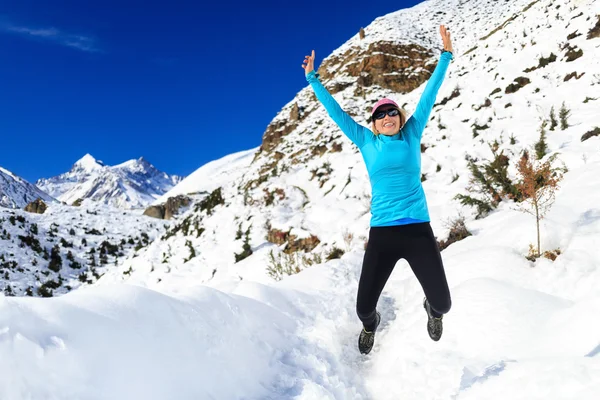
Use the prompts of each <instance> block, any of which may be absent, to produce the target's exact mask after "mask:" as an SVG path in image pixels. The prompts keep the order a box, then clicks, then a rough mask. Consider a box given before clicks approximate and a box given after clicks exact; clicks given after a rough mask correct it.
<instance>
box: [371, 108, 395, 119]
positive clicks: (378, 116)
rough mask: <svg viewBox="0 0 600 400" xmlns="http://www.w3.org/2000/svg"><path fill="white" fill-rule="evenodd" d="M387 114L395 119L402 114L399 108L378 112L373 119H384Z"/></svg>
mask: <svg viewBox="0 0 600 400" xmlns="http://www.w3.org/2000/svg"><path fill="white" fill-rule="evenodd" d="M385 114H387V115H389V116H390V117H395V116H396V115H398V114H400V111H398V109H397V108H390V109H389V110H383V111H378V112H376V113H375V114H373V118H374V119H384V118H385Z"/></svg>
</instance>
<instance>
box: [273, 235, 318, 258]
mask: <svg viewBox="0 0 600 400" xmlns="http://www.w3.org/2000/svg"><path fill="white" fill-rule="evenodd" d="M267 240H268V241H269V242H271V243H275V244H277V245H282V244H284V243H287V246H286V247H285V250H284V253H287V254H292V253H296V252H298V251H301V250H302V251H304V252H306V253H310V252H311V251H313V249H314V248H315V247H317V246H318V245H319V243H321V241H320V240H319V238H318V237H316V236H315V235H310V236H309V237H307V238H304V239H298V237H297V236H296V235H292V234H290V232H283V231H280V230H279V229H270V230H269V232H268V233H267Z"/></svg>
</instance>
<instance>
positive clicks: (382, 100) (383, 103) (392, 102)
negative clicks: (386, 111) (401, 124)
mask: <svg viewBox="0 0 600 400" xmlns="http://www.w3.org/2000/svg"><path fill="white" fill-rule="evenodd" d="M387 104H391V105H393V106H394V107H396V108H397V109H398V110H399V109H400V107H399V106H398V104H396V102H395V101H394V100H390V99H386V98H383V99H381V100H379V101H378V102H377V103H375V105H374V106H373V111H371V115H373V114H375V111H377V109H378V108H379V107H381V106H385V105H387Z"/></svg>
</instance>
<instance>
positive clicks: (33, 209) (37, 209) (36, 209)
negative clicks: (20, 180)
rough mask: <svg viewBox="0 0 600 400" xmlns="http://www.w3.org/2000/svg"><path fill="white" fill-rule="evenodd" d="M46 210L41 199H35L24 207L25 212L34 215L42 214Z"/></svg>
mask: <svg viewBox="0 0 600 400" xmlns="http://www.w3.org/2000/svg"><path fill="white" fill-rule="evenodd" d="M47 209H48V206H47V205H46V203H44V201H43V200H42V199H36V200H34V201H32V202H31V203H29V204H27V205H26V206H25V211H27V212H30V213H35V214H43V213H45V212H46V210H47Z"/></svg>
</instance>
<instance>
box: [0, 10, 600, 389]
mask: <svg viewBox="0 0 600 400" xmlns="http://www.w3.org/2000/svg"><path fill="white" fill-rule="evenodd" d="M440 23H443V24H445V25H446V26H447V27H448V28H449V29H450V31H451V33H452V38H453V44H454V53H455V60H454V61H453V62H452V63H451V65H450V67H449V69H448V74H447V76H446V79H445V81H444V83H443V85H442V87H441V89H440V92H439V94H438V97H437V104H436V106H435V107H434V109H433V111H432V113H431V120H430V122H429V123H428V125H427V127H426V129H425V132H424V135H423V140H422V153H421V158H422V165H421V172H422V181H423V187H424V189H425V193H426V195H427V201H428V206H429V212H430V216H431V225H432V227H433V230H434V232H435V234H436V235H437V237H438V239H440V240H444V241H445V240H446V239H449V238H450V236H451V235H450V233H451V230H452V229H451V228H452V227H453V226H454V222H455V221H457V220H460V219H461V218H462V219H463V220H464V224H465V227H466V229H467V230H468V231H469V232H470V234H471V235H470V236H468V237H467V238H465V239H463V240H459V241H456V242H454V243H452V244H450V245H449V246H448V247H446V248H445V249H444V250H443V251H442V258H443V262H444V265H445V269H446V274H447V277H448V282H449V285H450V289H451V293H452V297H453V308H452V310H451V311H450V313H449V314H448V315H447V316H445V317H444V327H445V328H444V337H443V338H442V340H441V341H440V342H438V343H433V342H431V341H430V340H429V338H428V336H427V333H426V330H425V325H426V317H425V313H424V311H423V308H422V299H423V292H422V290H421V288H420V286H419V284H418V282H417V281H416V279H415V278H414V275H413V274H412V271H411V269H410V267H409V265H408V264H407V262H406V261H404V260H400V261H399V262H398V264H397V265H396V269H395V271H394V273H393V274H392V276H391V278H390V281H389V282H388V284H387V286H386V288H385V290H384V292H383V294H382V298H381V300H380V303H379V305H378V307H379V309H380V311H381V313H382V316H383V322H382V325H381V327H380V329H379V330H378V333H377V339H376V344H375V347H374V350H373V353H372V354H370V355H369V356H368V357H361V356H360V355H359V354H358V352H357V349H356V338H357V335H358V332H359V330H360V329H361V327H360V324H359V322H358V319H357V317H356V314H355V305H356V303H355V301H356V297H355V296H356V288H357V281H358V277H359V275H360V269H361V262H362V256H363V255H364V248H365V244H366V241H367V240H368V231H369V219H370V185H369V181H368V177H367V173H366V169H365V167H364V164H363V161H362V158H361V156H360V153H359V152H358V149H356V148H355V147H354V146H353V145H352V144H351V143H350V141H349V140H348V139H347V138H345V137H344V136H343V134H342V133H341V132H340V131H339V129H338V128H337V126H336V125H335V124H334V123H333V122H332V121H331V120H330V118H329V117H328V115H327V113H326V112H325V110H324V109H323V107H322V106H321V105H320V104H319V103H318V101H317V100H316V99H315V97H314V95H313V93H312V90H311V88H310V87H306V88H304V89H302V90H301V91H300V92H299V93H297V94H296V95H295V96H294V98H293V99H292V100H291V101H290V102H289V103H288V104H287V105H286V106H285V107H284V108H283V109H282V110H280V111H279V112H278V113H277V115H276V116H275V117H274V119H273V121H272V122H271V123H270V124H269V126H268V127H267V128H266V131H265V133H264V136H263V142H262V145H261V146H260V148H259V149H257V150H255V149H252V150H248V151H242V152H239V153H236V154H232V155H229V156H227V157H224V158H223V159H221V160H216V161H214V162H212V163H209V164H207V165H205V166H202V167H201V168H199V169H198V170H197V171H196V172H195V173H193V174H191V175H190V176H189V177H188V178H187V179H186V180H185V181H183V182H181V183H180V184H179V185H177V186H175V187H174V188H173V189H171V190H170V191H169V192H167V193H165V194H164V195H163V197H161V198H160V199H157V200H156V202H161V201H164V200H165V199H166V198H168V197H171V196H174V195H180V194H189V193H198V196H197V198H194V203H193V204H192V205H191V206H189V207H188V208H187V210H186V211H185V212H183V213H181V214H179V215H176V216H175V218H174V219H173V220H171V221H165V222H163V221H160V225H162V227H161V226H160V225H159V226H153V227H152V229H153V235H151V237H152V238H155V239H154V240H149V241H148V243H147V245H146V244H145V243H144V245H143V246H140V247H139V248H138V250H137V251H135V252H131V253H127V254H126V255H124V256H122V257H120V258H119V261H118V262H117V260H116V257H115V260H114V261H115V263H116V264H117V265H114V266H112V265H106V266H105V269H104V270H103V272H104V275H103V276H102V277H101V278H100V279H99V280H98V282H97V284H95V285H93V287H85V288H81V289H78V290H77V291H75V292H74V293H69V294H66V295H64V296H61V297H59V298H57V299H52V301H51V302H45V303H34V302H26V301H25V300H26V299H13V298H8V297H7V298H4V299H3V298H2V297H0V339H2V340H4V342H1V343H0V344H2V346H0V358H2V359H5V358H6V359H9V360H11V361H12V362H14V363H15V364H16V365H17V366H18V367H19V368H11V369H7V370H3V371H2V373H1V374H0V398H4V397H6V398H26V397H36V396H37V397H39V398H44V397H52V396H53V397H58V398H73V397H76V398H89V397H91V398H118V397H124V396H125V397H126V396H127V394H132V395H133V396H140V393H141V394H143V396H144V397H145V398H151V399H162V398H168V397H173V396H175V397H178V398H223V399H239V398H248V399H266V398H277V399H289V400H291V399H295V400H298V399H342V400H345V399H352V400H354V399H357V400H359V399H384V400H385V399H399V398H402V399H419V400H420V399H458V400H464V399H508V398H510V399H519V398H521V399H525V398H526V399H547V398H552V399H590V400H591V399H595V398H596V397H597V393H598V391H599V390H600V378H599V377H600V342H599V341H598V338H599V337H600V322H599V320H598V319H597V318H595V317H594V316H595V315H597V314H598V313H600V292H599V291H598V290H597V289H598V287H600V255H599V253H598V252H597V251H596V249H597V248H598V244H599V243H600V208H599V207H598V204H600V187H599V186H598V176H600V123H599V121H598V110H599V106H598V104H600V96H599V95H598V92H599V91H598V88H599V87H600V76H599V75H598V65H600V50H599V49H600V16H598V2H597V1H593V0H537V1H536V0H533V1H532V0H514V1H489V0H470V1H469V0H429V1H425V2H423V3H421V4H419V5H417V6H415V7H413V8H411V9H407V10H400V11H398V12H395V13H392V14H389V15H385V16H382V17H380V18H378V19H376V20H375V21H373V23H372V24H371V25H369V26H367V27H366V28H365V29H364V34H363V33H357V34H356V36H354V37H352V38H350V39H349V40H348V41H347V42H346V43H344V44H342V45H341V46H340V48H338V49H337V50H336V51H334V52H333V53H332V54H331V55H327V56H326V57H324V59H322V60H321V59H320V58H319V57H320V56H323V55H319V54H317V66H319V67H320V68H319V73H320V75H321V79H322V81H323V82H324V84H325V85H326V87H327V88H328V89H329V90H330V91H331V92H332V93H333V94H334V97H335V98H336V99H337V100H338V102H339V103H340V104H341V106H342V108H344V109H345V110H347V111H348V112H349V113H350V114H351V115H352V116H353V117H354V118H355V119H356V121H357V122H359V123H361V124H363V125H367V126H368V120H367V118H368V110H369V109H370V107H371V105H372V104H373V103H374V102H375V101H376V100H377V99H379V98H380V97H383V96H388V97H392V98H393V99H395V100H397V102H398V103H399V104H401V105H402V104H404V105H405V106H404V107H405V108H406V109H407V111H408V112H409V114H410V113H411V112H412V111H413V110H414V107H415V106H416V104H417V102H418V100H419V97H420V95H421V94H422V92H423V89H424V84H425V82H426V81H427V78H428V77H429V75H430V74H431V71H432V70H433V69H434V67H435V64H436V62H437V60H438V57H439V49H440V46H441V39H440V38H439V33H438V25H439V24H440ZM303 56H304V54H300V55H299V59H300V58H302V57H303ZM297 68H298V75H299V77H298V79H299V80H300V79H304V78H303V76H302V75H303V71H302V70H301V69H300V68H299V67H297ZM559 121H560V123H558V122H559ZM555 122H556V124H555ZM542 133H543V134H542ZM248 134H256V132H249V133H248ZM542 142H543V145H542V144H541V143H542ZM524 150H528V151H529V152H530V153H538V154H539V157H540V160H541V161H545V160H549V159H550V158H551V157H554V156H556V157H558V159H559V160H560V161H561V162H563V163H564V164H565V166H566V167H567V168H568V172H566V174H565V177H564V180H563V181H562V182H561V185H560V188H559V190H558V191H557V192H556V197H555V203H554V205H553V206H552V208H551V209H550V211H549V212H548V213H547V215H546V217H545V218H544V219H543V220H542V221H541V224H540V227H541V231H542V239H541V240H542V250H543V251H544V252H546V254H545V255H544V256H542V257H537V258H534V257H531V254H530V245H531V244H532V243H535V241H536V220H535V218H534V217H532V216H531V215H529V214H527V213H523V212H521V207H523V206H524V204H523V203H516V202H515V201H513V200H511V198H510V197H509V196H502V198H501V201H500V202H499V203H498V204H496V205H495V208H494V209H493V210H492V211H491V212H490V213H488V214H487V215H484V216H478V212H477V210H476V209H475V208H471V207H469V206H465V205H463V204H461V203H460V202H459V201H458V200H457V199H456V198H455V196H456V195H457V194H467V193H471V194H472V195H475V194H473V193H472V192H470V191H469V190H468V188H469V187H473V186H477V185H473V184H472V182H473V174H472V167H473V165H476V166H477V165H478V166H479V167H480V168H481V169H482V170H485V169H486V168H492V169H493V168H496V169H493V170H492V172H493V173H494V174H496V173H501V174H504V175H502V178H503V179H505V180H504V181H503V183H505V184H507V185H512V184H514V183H516V182H517V181H518V180H519V177H518V174H517V168H516V164H517V162H518V160H519V158H520V157H521V155H522V154H523V151H524ZM499 156H501V157H499ZM88 167H89V165H88ZM208 178H210V179H208ZM479 194H482V193H479ZM483 194H485V191H484V192H483ZM62 207H64V206H62ZM56 210H57V212H56V213H54V217H53V218H58V215H59V214H60V212H61V211H62V210H63V209H62V208H59V207H57V208H56ZM96 212H98V213H99V214H100V215H99V216H98V217H97V219H96V220H94V222H93V223H99V222H100V221H104V222H102V223H103V224H104V225H103V226H104V227H105V228H106V229H107V232H106V235H110V234H111V232H110V230H111V229H113V228H114V227H116V226H120V225H126V224H131V225H130V226H129V227H128V228H127V229H129V230H131V231H132V232H133V231H135V229H149V228H144V227H141V226H140V227H137V226H136V225H135V224H136V223H138V222H139V221H137V218H136V220H135V222H134V220H131V219H129V220H125V219H122V220H118V221H116V220H114V223H110V222H106V221H110V219H109V218H104V217H103V214H102V213H103V211H102V209H101V208H98V209H97V211H96ZM113 217H114V218H116V217H117V216H116V215H114V216H113ZM35 218H40V219H43V218H44V216H36V217H35ZM61 218H64V219H61V221H64V223H65V224H66V223H67V222H68V221H69V219H70V218H72V216H70V215H66V214H65V216H63V217H61ZM140 218H143V217H140ZM10 221H11V219H10V217H9V216H6V217H5V218H4V222H3V225H2V227H3V228H6V229H7V230H8V231H10V232H13V236H14V235H15V232H17V231H16V230H17V229H19V231H18V232H19V233H18V234H19V235H21V236H24V233H23V232H26V231H28V230H29V231H31V227H30V224H27V223H20V225H19V224H17V225H19V226H17V225H13V224H12V222H10ZM140 221H143V222H144V223H145V224H149V223H150V222H148V221H151V220H141V219H140ZM16 222H19V220H16ZM16 222H15V224H16ZM163 224H164V225H163ZM46 226H48V228H46V229H47V230H48V231H52V230H53V229H52V227H51V226H49V224H48V223H46ZM90 226H92V225H90ZM63 234H64V232H63ZM2 240H6V239H4V238H3V237H0V248H2V246H3V243H8V242H3V241H2ZM50 240H53V239H52V238H49V239H48V241H50ZM25 241H27V240H25ZM100 247H102V246H100ZM100 247H98V248H99V249H100ZM104 247H105V249H106V248H107V247H106V246H104ZM59 248H60V247H59ZM25 249H26V250H27V251H29V253H22V251H24V250H22V248H21V247H20V246H18V245H14V246H12V247H11V251H12V252H14V254H19V255H23V254H24V255H23V256H22V257H21V258H20V259H19V263H22V264H23V265H27V266H28V267H31V270H32V271H35V268H33V267H32V266H30V265H28V264H27V263H28V262H29V260H30V259H31V258H33V257H31V255H32V252H31V251H30V250H29V248H28V247H25ZM61 249H62V248H61ZM63 251H66V249H64V250H63ZM97 251H98V252H101V250H97ZM0 253H2V252H1V251H0ZM86 253H91V249H89V250H86V251H85V252H83V254H86ZM78 256H79V257H80V258H81V260H80V263H81V264H82V269H81V271H85V272H86V273H87V276H90V275H93V272H92V269H91V268H92V267H91V266H90V265H89V263H88V264H85V263H84V260H83V259H84V255H78ZM0 257H1V258H2V259H6V260H7V262H9V261H8V260H11V257H10V256H9V255H8V253H5V254H3V255H2V254H0ZM13 258H14V257H13ZM109 261H113V259H109ZM38 263H39V265H40V269H42V273H43V272H44V271H46V270H47V267H46V264H47V262H41V261H38ZM6 265H7V264H4V265H3V268H4V270H7V269H9V268H16V267H15V266H14V265H12V264H9V265H8V266H6ZM11 265H12V266H11ZM19 265H21V264H19ZM61 271H63V270H61ZM64 271H65V272H64V273H65V275H66V274H67V273H68V274H71V275H70V276H76V275H73V274H74V273H76V272H75V271H71V270H68V269H66V270H64ZM93 271H95V270H93ZM0 272H2V271H0ZM32 273H33V272H32ZM61 273H62V272H61ZM11 276H13V275H11ZM37 276H38V277H39V279H37V280H35V279H32V280H31V281H30V282H31V283H30V284H29V285H27V284H25V283H24V284H22V285H20V287H21V288H27V287H29V286H31V287H32V288H34V289H35V287H36V286H37V287H40V286H42V285H44V284H45V287H46V288H47V287H48V286H49V285H50V286H54V285H58V287H59V289H57V290H56V293H57V294H58V293H60V294H62V293H64V292H65V291H67V289H66V288H65V287H64V285H63V280H61V279H58V278H56V280H52V282H45V281H44V279H45V278H44V277H43V275H42V276H39V274H38V275H37ZM53 276H55V275H53ZM0 277H2V275H0ZM84 278H85V277H84ZM19 279H23V280H24V279H25V277H23V276H21V278H19ZM3 283H4V284H5V285H6V282H3ZM123 283H125V284H133V286H130V285H123ZM0 289H2V288H1V287H0ZM21 290H22V289H21ZM11 291H12V294H14V293H15V292H17V290H15V289H14V288H11ZM5 292H6V289H5ZM157 292H160V293H157ZM33 293H34V294H36V291H35V290H33ZM17 294H20V292H18V293H17ZM107 316H108V318H107ZM132 320H134V321H136V324H131V321H132ZM23 321H26V322H23ZM27 321H34V322H31V323H28V322H27ZM57 321H58V322H57ZM2 327H6V328H2ZM148 348H152V349H160V351H154V352H148ZM40 357H43V358H42V360H43V361H44V362H40ZM115 360H117V361H115ZM64 365H67V366H68V368H66V369H65V368H64ZM165 368H168V373H166V370H165ZM59 369H60V370H61V371H62V373H61V374H58V375H57V374H55V373H54V372H55V371H56V370H59ZM32 371H33V372H32ZM97 371H102V373H100V374H98V373H97ZM190 371H193V372H190ZM232 371H233V372H232ZM40 376H41V377H44V378H40ZM124 376H125V377H127V379H123V377H124ZM198 377H200V378H198ZM49 380H51V382H49ZM14 381H17V382H27V385H22V386H18V387H15V386H14V385H11V382H14ZM74 382H75V383H76V384H74ZM182 382H183V383H182ZM99 389H101V390H99ZM99 393H100V394H99ZM32 394H33V395H32Z"/></svg>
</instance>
